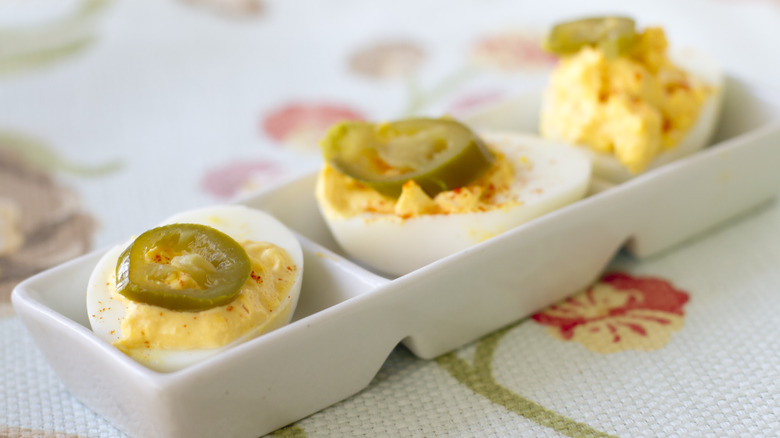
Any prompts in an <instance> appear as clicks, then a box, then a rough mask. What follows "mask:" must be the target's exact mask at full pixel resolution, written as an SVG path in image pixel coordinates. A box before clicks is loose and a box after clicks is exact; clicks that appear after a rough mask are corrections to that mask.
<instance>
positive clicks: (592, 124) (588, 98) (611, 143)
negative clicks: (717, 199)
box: [540, 28, 712, 173]
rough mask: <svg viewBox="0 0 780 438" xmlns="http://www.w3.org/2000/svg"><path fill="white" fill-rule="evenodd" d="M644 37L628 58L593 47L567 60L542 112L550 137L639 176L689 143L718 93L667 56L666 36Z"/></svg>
mask: <svg viewBox="0 0 780 438" xmlns="http://www.w3.org/2000/svg"><path fill="white" fill-rule="evenodd" d="M637 38H638V40H637V42H636V44H635V45H634V47H633V48H632V50H631V52H630V53H628V54H627V55H625V56H620V57H617V58H614V59H610V58H608V57H606V56H605V55H604V53H603V52H602V51H600V50H598V49H596V48H592V47H586V48H583V49H582V50H580V51H579V52H577V53H576V54H573V55H569V56H564V57H563V58H562V59H561V61H560V63H559V65H558V66H557V67H556V69H555V70H554V71H553V73H552V76H551V81H550V86H549V89H548V95H547V96H546V98H547V100H548V101H547V107H546V108H545V109H544V110H543V112H542V117H541V122H540V131H541V133H542V135H543V136H545V137H550V138H554V139H562V140H566V141H569V142H572V143H577V144H583V145H587V146H589V147H591V148H592V149H594V150H596V151H599V152H604V153H610V154H614V156H615V157H616V158H617V159H618V160H619V161H620V162H621V163H623V164H624V165H625V166H626V167H627V168H628V169H629V170H630V171H632V172H634V173H639V172H641V171H643V170H644V169H645V168H646V167H647V165H648V164H649V163H650V161H651V160H652V159H653V158H654V157H655V156H656V155H657V154H658V153H660V152H662V151H663V150H665V149H669V148H673V147H674V146H675V145H677V143H679V141H680V140H681V139H682V138H684V136H685V134H686V133H687V131H688V130H689V129H690V128H691V127H692V126H693V124H694V123H695V122H696V120H697V117H698V115H699V110H700V109H701V107H702V105H703V103H704V102H705V101H706V99H707V98H708V97H709V96H710V95H711V94H712V90H711V89H710V87H708V86H707V85H706V84H703V83H701V82H699V81H698V80H697V79H696V78H694V77H692V76H691V75H689V74H688V73H686V72H684V71H683V70H681V69H679V68H678V67H676V66H675V65H674V64H673V63H672V61H671V60H670V59H669V58H668V57H667V54H666V49H667V41H666V36H665V34H664V31H663V30H662V29H660V28H648V29H646V30H645V31H644V32H643V33H641V34H640V35H638V36H637Z"/></svg>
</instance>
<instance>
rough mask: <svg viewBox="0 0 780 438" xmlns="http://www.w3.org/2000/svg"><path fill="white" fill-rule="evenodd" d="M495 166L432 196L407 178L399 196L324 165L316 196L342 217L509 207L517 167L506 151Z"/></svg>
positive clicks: (442, 212)
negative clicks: (364, 183) (391, 194)
mask: <svg viewBox="0 0 780 438" xmlns="http://www.w3.org/2000/svg"><path fill="white" fill-rule="evenodd" d="M494 154H495V155H496V161H495V164H494V165H493V167H492V168H491V169H490V170H488V171H487V172H486V173H485V174H484V175H482V176H481V177H479V178H477V179H476V180H475V181H473V182H472V183H471V184H469V185H467V186H463V187H458V188H456V189H453V190H448V191H444V192H441V193H439V194H437V195H436V196H434V197H433V198H431V197H430V196H428V195H427V194H426V193H425V192H424V191H423V190H422V189H421V188H420V186H419V185H417V184H416V183H415V182H414V181H411V180H410V181H407V182H406V183H405V184H404V186H403V189H402V191H401V196H399V198H398V199H393V198H389V197H386V196H383V195H381V194H379V193H378V192H376V191H374V190H373V189H371V188H369V187H367V186H365V185H363V184H361V183H360V182H359V181H357V180H355V179H353V178H350V177H349V176H346V175H344V174H342V173H340V172H339V171H337V170H336V169H334V168H333V167H331V166H329V165H328V164H325V165H324V166H323V168H322V171H321V172H320V175H319V181H318V184H317V196H318V197H320V198H321V199H324V200H325V202H326V205H328V206H329V207H330V209H331V211H332V212H334V213H336V214H338V215H339V216H341V217H345V218H348V217H353V216H357V215H360V214H364V213H378V214H388V215H395V216H397V217H399V218H409V217H415V216H419V215H425V214H431V215H435V214H456V213H471V212H478V211H490V210H495V209H499V208H506V207H507V206H508V205H509V203H511V202H517V201H507V200H506V198H507V197H508V193H509V191H510V187H511V185H512V183H513V181H514V179H515V166H516V165H520V164H521V163H517V164H515V165H513V163H511V162H510V160H508V159H507V158H506V157H505V156H504V155H503V154H500V153H497V152H494Z"/></svg>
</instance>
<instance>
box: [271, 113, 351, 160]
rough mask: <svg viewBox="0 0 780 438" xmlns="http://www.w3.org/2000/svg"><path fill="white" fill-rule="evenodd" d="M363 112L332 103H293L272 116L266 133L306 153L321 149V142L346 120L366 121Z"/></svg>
mask: <svg viewBox="0 0 780 438" xmlns="http://www.w3.org/2000/svg"><path fill="white" fill-rule="evenodd" d="M364 119H365V118H364V117H363V115H361V114H360V113H359V112H357V111H355V110H353V109H351V108H347V107H345V106H342V105H335V104H329V103H322V104H306V103H292V104H289V105H286V106H284V107H282V108H279V109H278V110H276V111H274V112H273V113H271V114H270V115H268V116H267V117H266V118H265V119H264V120H263V122H262V128H263V131H264V132H265V133H266V134H267V135H268V136H269V137H271V138H272V139H274V140H276V141H278V142H280V143H282V144H284V145H287V146H292V147H296V148H300V149H302V150H308V151H313V150H317V149H318V143H319V141H320V139H321V138H322V136H323V135H324V134H325V132H326V131H327V130H328V128H330V127H331V126H332V125H334V124H336V123H338V122H341V121H344V120H364Z"/></svg>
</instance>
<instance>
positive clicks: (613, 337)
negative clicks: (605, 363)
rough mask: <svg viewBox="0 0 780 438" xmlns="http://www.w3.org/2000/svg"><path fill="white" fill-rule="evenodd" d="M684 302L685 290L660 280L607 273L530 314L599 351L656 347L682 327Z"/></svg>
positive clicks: (554, 332) (552, 329)
mask: <svg viewBox="0 0 780 438" xmlns="http://www.w3.org/2000/svg"><path fill="white" fill-rule="evenodd" d="M686 302H688V294H687V293H685V292H683V291H680V290H677V289H675V288H674V287H673V286H672V285H671V284H670V283H669V282H667V281H665V280H662V279H658V278H649V277H636V278H635V277H631V276H630V275H627V274H623V273H612V274H607V275H605V276H604V277H603V278H602V279H601V281H600V282H598V283H596V284H595V285H593V286H591V287H590V288H588V289H587V290H586V291H584V292H581V293H579V294H577V295H574V296H572V297H569V298H567V299H566V300H564V301H562V302H560V303H558V304H555V305H553V306H550V307H549V308H548V309H546V310H544V311H542V312H539V313H537V314H535V315H533V319H534V320H535V321H536V322H538V323H539V324H542V325H546V326H548V329H549V331H550V333H551V334H552V335H553V336H555V337H557V338H559V339H561V340H564V341H576V342H580V343H581V344H583V345H584V346H585V347H587V348H588V349H590V350H592V351H596V352H599V353H614V352H618V351H624V350H629V349H633V350H657V349H659V348H661V347H663V346H664V345H666V344H667V343H668V342H669V339H670V337H671V334H672V333H673V332H675V331H677V330H679V329H680V328H682V325H683V317H684V312H683V306H684V305H685V303H686Z"/></svg>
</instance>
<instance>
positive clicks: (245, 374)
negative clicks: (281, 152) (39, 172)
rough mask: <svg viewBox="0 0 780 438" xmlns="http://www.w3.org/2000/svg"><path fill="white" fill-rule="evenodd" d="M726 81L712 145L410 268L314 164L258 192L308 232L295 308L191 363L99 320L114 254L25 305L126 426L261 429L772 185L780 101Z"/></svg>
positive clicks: (510, 112) (478, 122)
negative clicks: (361, 226)
mask: <svg viewBox="0 0 780 438" xmlns="http://www.w3.org/2000/svg"><path fill="white" fill-rule="evenodd" d="M726 90H727V91H726V97H725V98H726V100H725V104H724V112H723V115H722V120H721V123H720V126H719V129H718V133H717V135H716V140H715V142H714V143H715V144H714V145H713V146H711V147H709V148H707V149H705V150H703V151H701V152H699V153H697V154H695V155H693V156H690V157H688V158H685V159H682V160H679V161H676V162H674V163H671V164H669V165H666V166H663V167H661V168H658V169H655V170H653V171H651V172H649V173H646V174H644V175H642V176H640V177H638V178H636V179H633V180H631V181H629V182H626V183H622V184H620V185H619V186H615V187H612V188H609V189H608V190H604V191H601V192H599V193H596V194H594V195H592V196H589V197H587V198H586V199H583V200H581V201H578V202H576V203H574V204H572V205H569V206H567V207H565V208H562V209H560V210H557V211H555V212H553V213H550V214H548V215H546V216H543V217H541V218H538V219H536V220H533V221H531V222H529V223H527V224H525V225H522V226H520V227H517V228H515V229H513V230H511V231H509V232H507V233H504V234H502V235H500V236H498V237H495V238H493V239H490V240H488V241H486V242H483V243H481V244H479V245H477V246H475V247H472V248H470V249H468V250H465V251H462V252H460V253H457V254H454V255H452V256H450V257H446V258H444V259H441V260H439V261H437V262H434V263H432V264H430V265H428V266H426V267H424V268H422V269H419V270H417V271H415V272H412V273H410V274H408V275H405V276H402V277H400V278H397V279H390V278H384V277H381V276H379V275H376V274H374V273H372V272H369V271H368V270H366V269H363V268H362V267H360V266H359V265H357V264H354V263H352V262H351V261H349V260H348V259H347V258H346V257H344V256H343V254H342V253H341V252H340V250H339V249H338V248H337V246H336V244H335V243H334V241H333V239H332V238H331V236H330V234H329V233H328V231H327V228H326V226H325V225H324V223H323V222H322V220H321V219H320V216H319V212H318V210H317V207H316V204H315V199H314V194H313V193H314V189H313V187H314V178H315V176H314V175H309V176H307V177H304V178H302V179H299V180H295V181H292V182H290V183H288V184H285V185H282V186H280V187H277V188H274V189H273V190H270V191H268V192H265V193H261V194H258V195H257V196H254V197H251V198H249V199H246V200H245V201H244V202H243V203H245V204H248V205H250V206H252V207H257V208H261V209H264V210H266V211H269V212H270V213H272V214H274V215H275V216H277V217H278V218H279V219H281V220H282V221H283V222H285V223H286V224H287V225H288V226H290V227H291V228H292V229H294V230H295V231H296V232H297V233H298V234H299V236H300V238H301V241H302V244H303V248H304V252H305V262H304V265H305V269H304V282H303V288H302V292H301V298H300V302H299V305H298V308H297V310H296V312H295V316H294V320H293V322H292V323H291V324H289V325H287V326H285V327H282V328H280V329H278V330H276V331H274V332H271V333H268V334H265V335H263V336H261V337H259V338H257V339H254V340H252V341H250V342H247V343H245V344H242V345H240V346H238V347H236V348H234V349H231V350H229V351H227V352H225V353H223V354H221V355H218V356H216V357H213V358H211V359H209V360H206V361H204V362H202V363H199V364H196V365H194V366H191V367H189V368H186V369H184V370H181V371H178V372H173V373H168V374H163V373H157V372H154V371H151V370H149V369H147V368H145V367H144V366H142V365H140V364H138V363H136V362H135V361H133V360H131V359H130V358H128V357H126V356H125V355H123V354H122V353H120V352H119V351H118V350H116V349H115V348H113V347H112V346H110V345H109V344H107V343H105V342H103V341H101V340H100V339H98V338H97V337H96V336H95V335H93V333H92V332H91V331H90V329H89V323H88V319H87V313H86V306H85V299H84V296H85V290H86V285H87V280H88V278H89V275H90V272H91V271H92V268H93V267H94V265H95V263H96V262H97V260H98V258H99V257H100V256H101V253H102V252H95V253H92V254H89V255H87V256H84V257H81V258H79V259H76V260H73V261H71V262H69V263H66V264H64V265H62V266H58V267H56V268H54V269H51V270H49V271H46V272H44V273H41V274H39V275H37V276H35V277H33V278H30V279H28V280H26V281H25V282H23V283H22V284H20V285H19V286H18V287H17V288H16V290H15V291H14V293H13V303H14V306H15V308H16V310H17V312H18V314H19V316H20V317H21V319H22V321H23V322H24V324H25V325H26V326H27V328H28V329H29V331H30V333H31V334H32V336H33V338H34V339H35V341H36V342H37V344H38V346H39V347H40V349H41V350H42V351H43V353H44V354H45V356H46V357H47V359H48V360H49V361H50V363H51V365H52V367H53V368H54V370H55V371H56V373H57V374H58V375H59V376H60V378H61V379H62V381H63V382H64V383H65V385H66V386H67V387H68V388H69V389H70V391H71V392H72V393H73V394H74V395H75V396H76V397H78V398H79V399H80V400H81V401H82V402H83V403H84V404H86V405H87V406H89V407H90V408H91V409H93V410H94V411H95V412H97V413H99V414H100V415H102V416H104V417H105V418H107V419H109V420H110V421H111V422H112V423H114V424H115V425H116V426H117V427H119V428H120V429H122V430H123V431H125V432H127V433H128V434H130V435H132V436H139V437H154V436H159V437H195V436H226V435H231V436H258V435H262V434H265V433H268V432H270V431H273V430H274V429H276V428H279V427H282V426H284V425H287V424H289V423H291V422H294V421H296V420H299V419H301V418H303V417H305V416H307V415H309V414H312V413H314V412H317V411H319V410H321V409H323V408H325V407H327V406H329V405H331V404H333V403H336V402H338V401H339V400H342V399H344V398H346V397H349V396H350V395H352V394H355V393H356V392H358V391H360V390H361V389H363V388H364V387H365V386H366V385H368V384H369V382H370V381H371V379H372V378H373V377H374V375H375V374H376V372H377V371H378V370H379V367H380V366H381V365H382V363H383V361H384V360H385V359H386V358H387V356H388V354H390V352H391V351H392V350H393V348H395V347H396V345H397V344H398V343H399V342H402V343H403V344H404V345H406V346H407V347H408V348H409V349H410V350H411V351H412V352H413V353H414V354H416V355H417V356H419V357H421V358H424V359H428V358H433V357H435V356H437V355H440V354H442V353H445V352H448V351H450V350H453V349H455V348H457V347H459V346H462V345H464V344H465V343H468V342H470V341H473V340H475V339H478V338H479V337H481V336H484V335H485V334H487V333H489V332H492V331H494V330H496V329H498V328H500V327H502V326H505V325H507V324H510V323H512V322H514V321H517V320H519V319H521V318H523V317H525V316H527V315H529V314H531V313H533V312H535V311H537V310H539V309H541V308H543V307H545V306H547V305H549V304H551V303H553V302H555V301H557V300H560V299H562V298H564V297H566V296H567V295H570V294H572V293H574V292H577V291H578V290H581V289H582V288H584V287H586V286H587V285H589V284H590V283H592V282H593V281H595V280H596V279H597V278H598V277H599V275H600V274H601V273H602V270H603V269H604V268H605V267H606V266H607V264H608V262H609V261H610V259H612V257H613V256H614V254H615V253H616V252H617V251H618V250H619V249H621V248H622V247H627V249H628V250H629V251H631V252H632V253H634V254H635V255H637V256H639V257H644V256H648V255H651V254H654V253H657V252H659V251H662V250H664V249H667V248H669V247H671V246H673V245H675V244H677V243H679V242H681V241H683V240H685V239H688V238H690V237H692V236H694V235H697V234H700V233H703V232H705V231H706V230H708V229H710V228H711V227H713V226H714V225H716V224H719V223H721V222H723V221H724V220H726V219H728V218H731V217H733V216H735V215H738V214H740V213H742V212H744V211H746V210H748V209H750V208H751V207H754V206H756V205H758V204H761V203H763V202H765V201H768V200H770V199H771V198H773V196H774V195H775V194H776V193H777V192H778V191H780V171H778V169H777V166H778V163H780V101H778V100H772V99H771V96H769V95H768V94H766V92H765V91H763V90H760V89H756V88H754V87H751V86H748V85H747V84H745V83H743V82H740V81H737V80H734V79H729V80H728V81H727V85H726ZM535 105H538V102H534V101H533V99H531V100H523V99H520V100H516V101H512V102H508V103H506V104H504V105H502V106H499V107H495V108H494V109H493V110H491V111H490V112H484V113H482V114H480V115H478V116H475V117H474V118H472V119H471V120H470V122H471V123H473V124H474V125H475V126H477V127H479V128H491V129H494V128H498V129H513V130H524V131H534V130H535V120H536V111H537V108H538V107H536V106H535ZM132 231H133V230H129V231H128V232H129V233H130V232H132ZM540 272H547V273H549V272H554V273H555V275H545V274H539V273H540Z"/></svg>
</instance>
